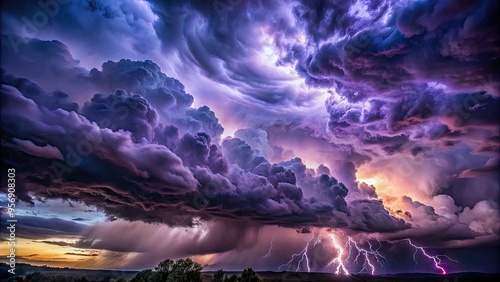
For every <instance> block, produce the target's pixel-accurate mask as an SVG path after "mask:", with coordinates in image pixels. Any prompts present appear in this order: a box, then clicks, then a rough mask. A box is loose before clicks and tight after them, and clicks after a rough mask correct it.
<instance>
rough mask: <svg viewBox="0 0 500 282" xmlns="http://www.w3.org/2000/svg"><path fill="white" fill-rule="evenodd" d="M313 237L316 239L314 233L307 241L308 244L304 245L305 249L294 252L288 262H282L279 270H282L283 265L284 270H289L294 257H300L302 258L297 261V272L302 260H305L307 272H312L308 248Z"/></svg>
mask: <svg viewBox="0 0 500 282" xmlns="http://www.w3.org/2000/svg"><path fill="white" fill-rule="evenodd" d="M313 239H314V234H313V235H312V236H311V238H310V239H309V240H307V243H306V246H305V247H304V249H302V251H301V252H300V253H298V254H293V255H292V258H291V259H290V260H289V261H288V262H287V263H285V264H282V265H280V266H279V267H278V271H280V270H281V268H282V267H283V270H285V271H286V270H288V269H289V268H290V266H292V264H293V261H294V259H295V258H296V257H300V260H299V262H298V263H297V269H296V270H295V271H296V272H297V271H299V270H300V266H301V264H302V262H303V261H304V260H305V261H306V267H307V272H311V268H310V266H309V258H308V257H307V249H308V248H309V244H311V241H312V240H313Z"/></svg>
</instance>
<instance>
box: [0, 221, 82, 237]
mask: <svg viewBox="0 0 500 282" xmlns="http://www.w3.org/2000/svg"><path fill="white" fill-rule="evenodd" d="M6 219H7V218H6V217H4V216H2V220H6ZM16 219H17V223H16V236H18V237H19V238H28V239H34V240H39V239H44V238H50V237H58V236H59V237H61V236H69V237H71V236H77V235H79V234H81V233H82V232H83V231H85V230H86V229H87V228H89V226H88V225H85V224H80V223H76V222H73V221H68V220H64V219H60V218H44V217H39V216H22V215H18V216H16Z"/></svg>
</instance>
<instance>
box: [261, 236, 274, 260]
mask: <svg viewBox="0 0 500 282" xmlns="http://www.w3.org/2000/svg"><path fill="white" fill-rule="evenodd" d="M275 235H276V233H275V234H273V238H272V239H271V243H269V251H267V254H265V255H264V256H263V257H262V258H268V257H270V256H271V251H272V250H273V243H274V236H275Z"/></svg>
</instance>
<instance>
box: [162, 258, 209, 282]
mask: <svg viewBox="0 0 500 282" xmlns="http://www.w3.org/2000/svg"><path fill="white" fill-rule="evenodd" d="M202 269H203V267H202V266H201V264H199V263H197V262H195V261H193V260H192V259H190V258H187V259H178V260H176V261H175V262H174V264H173V265H172V270H171V272H170V273H169V274H168V279H167V281H168V282H201V270H202Z"/></svg>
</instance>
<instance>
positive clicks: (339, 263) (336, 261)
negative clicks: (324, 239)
mask: <svg viewBox="0 0 500 282" xmlns="http://www.w3.org/2000/svg"><path fill="white" fill-rule="evenodd" d="M330 239H332V244H333V247H334V248H335V249H336V250H337V257H335V258H334V259H332V261H331V262H330V263H329V264H328V266H330V265H335V264H336V265H337V269H336V270H335V274H341V272H343V273H344V274H346V275H349V271H348V270H347V268H346V267H345V265H344V261H343V260H342V257H343V256H344V252H345V250H344V248H342V246H341V245H340V244H339V243H338V242H337V238H335V236H334V235H333V234H330Z"/></svg>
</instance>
